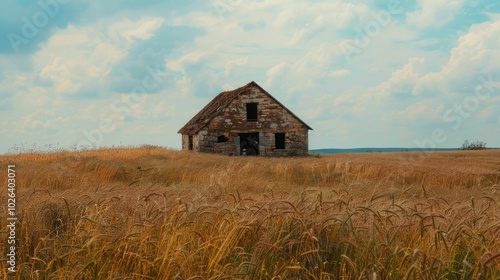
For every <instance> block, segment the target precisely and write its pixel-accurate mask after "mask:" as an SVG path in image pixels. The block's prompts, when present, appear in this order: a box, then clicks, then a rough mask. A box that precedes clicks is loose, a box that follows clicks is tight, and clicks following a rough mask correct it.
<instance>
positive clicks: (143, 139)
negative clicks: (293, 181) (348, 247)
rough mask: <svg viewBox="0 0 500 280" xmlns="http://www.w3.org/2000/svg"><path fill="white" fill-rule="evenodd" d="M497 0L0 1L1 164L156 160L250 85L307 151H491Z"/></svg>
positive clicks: (498, 85)
mask: <svg viewBox="0 0 500 280" xmlns="http://www.w3.org/2000/svg"><path fill="white" fill-rule="evenodd" d="M499 66H500V4H499V3H498V0H484V1H475V0H472V1H465V0H387V1H382V0H377V1H375V0H366V1H363V0H360V1H354V0H352V1H351V0H331V1H297V0H286V1H284V0H272V1H271V0H260V1H252V2H249V1H243V0H210V1H207V0H205V1H198V0H193V1H188V0H185V1H176V0H166V1H160V0H145V1H132V0H109V1H97V0H87V1H84V0H40V1H28V0H6V1H2V3H1V4H0V136H1V137H0V153H7V152H16V151H20V150H23V149H24V150H26V149H41V150H44V149H45V150H50V149H81V148H96V147H107V146H137V145H143V144H151V145H159V146H164V147H169V148H173V149H180V147H181V136H180V135H179V134H177V131H178V130H179V129H180V128H181V127H182V126H183V125H184V124H185V123H186V122H187V121H188V120H189V119H190V118H191V117H193V116H194V115H195V114H196V113H197V112H198V111H199V110H200V109H201V108H203V106H205V105H206V104H207V103H208V102H209V101H210V100H211V99H212V98H214V97H215V96H216V95H217V94H218V93H220V92H222V91H225V90H231V89H234V88H238V87H240V86H243V85H245V84H247V83H249V82H251V81H255V82H257V83H258V84H259V85H261V86H262V87H263V88H264V89H266V90H267V91H268V92H269V93H271V94H272V95H273V96H274V97H275V98H276V99H278V100H279V101H280V102H281V103H283V104H284V105H285V106H287V107H288V108H289V109H290V110H291V111H293V112H294V113H295V114H296V115H298V116H299V117H300V118H301V119H302V120H303V121H304V122H306V123H307V124H308V125H309V126H311V127H312V128H313V130H312V131H310V132H309V148H310V149H317V148H356V147H412V148H415V147H416V148H418V147H422V148H432V147H440V148H458V147H460V146H461V145H462V143H463V142H464V141H465V140H469V141H484V142H486V143H487V147H500V67H499Z"/></svg>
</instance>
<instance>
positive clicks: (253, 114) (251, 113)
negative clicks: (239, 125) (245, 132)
mask: <svg viewBox="0 0 500 280" xmlns="http://www.w3.org/2000/svg"><path fill="white" fill-rule="evenodd" d="M247 121H249V122H256V121H257V103H247Z"/></svg>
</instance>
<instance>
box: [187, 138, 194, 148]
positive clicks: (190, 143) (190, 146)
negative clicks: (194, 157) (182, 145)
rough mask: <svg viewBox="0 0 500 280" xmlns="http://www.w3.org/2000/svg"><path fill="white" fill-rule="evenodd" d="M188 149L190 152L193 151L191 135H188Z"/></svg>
mask: <svg viewBox="0 0 500 280" xmlns="http://www.w3.org/2000/svg"><path fill="white" fill-rule="evenodd" d="M188 146H189V147H188V148H189V150H190V151H192V150H193V136H192V135H189V143H188Z"/></svg>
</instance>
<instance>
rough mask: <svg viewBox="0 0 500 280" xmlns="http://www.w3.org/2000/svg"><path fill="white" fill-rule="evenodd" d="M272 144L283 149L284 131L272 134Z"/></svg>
mask: <svg viewBox="0 0 500 280" xmlns="http://www.w3.org/2000/svg"><path fill="white" fill-rule="evenodd" d="M274 141H275V143H274V146H275V147H276V149H284V148H285V133H276V134H275V135H274Z"/></svg>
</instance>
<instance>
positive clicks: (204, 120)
mask: <svg viewBox="0 0 500 280" xmlns="http://www.w3.org/2000/svg"><path fill="white" fill-rule="evenodd" d="M252 87H257V88H258V89H260V90H261V91H262V92H263V93H265V94H267V95H268V96H269V97H270V98H271V99H273V100H274V101H275V102H276V103H278V104H279V105H280V106H281V107H283V108H284V109H285V110H286V111H287V112H288V113H290V114H291V115H292V116H294V117H295V118H296V119H297V120H298V121H300V122H301V123H302V124H304V125H305V126H306V127H307V128H308V129H310V130H312V128H311V127H310V126H308V125H307V124H306V123H305V122H303V121H302V120H301V119H299V117H297V116H296V115H295V114H294V113H292V111H290V110H288V108H286V107H285V106H284V105H283V104H281V103H280V102H279V101H278V100H276V98H274V97H273V96H272V95H271V94H269V93H268V92H267V91H265V90H264V89H263V88H262V87H261V86H259V85H258V84H257V83H256V82H254V81H252V82H250V83H248V84H246V85H244V86H242V87H240V88H237V89H234V90H231V91H224V92H221V93H219V94H218V95H217V96H216V97H215V98H214V99H213V100H212V101H210V102H209V103H208V104H207V105H206V106H205V107H203V109H201V111H199V112H198V114H196V115H195V116H194V117H193V118H192V119H191V120H190V121H188V122H187V123H186V124H185V125H184V126H183V127H182V128H181V129H180V130H179V131H178V133H181V134H184V135H186V134H187V135H193V134H196V133H198V131H200V130H201V129H202V128H203V127H205V126H206V125H207V124H208V123H210V121H211V120H212V119H213V118H214V117H215V116H217V114H218V113H219V111H221V110H222V109H224V108H226V107H227V106H228V105H229V104H230V103H231V102H232V101H233V100H234V99H235V98H237V97H238V96H239V95H240V94H242V93H246V92H247V91H248V90H250V89H251V88H252Z"/></svg>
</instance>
